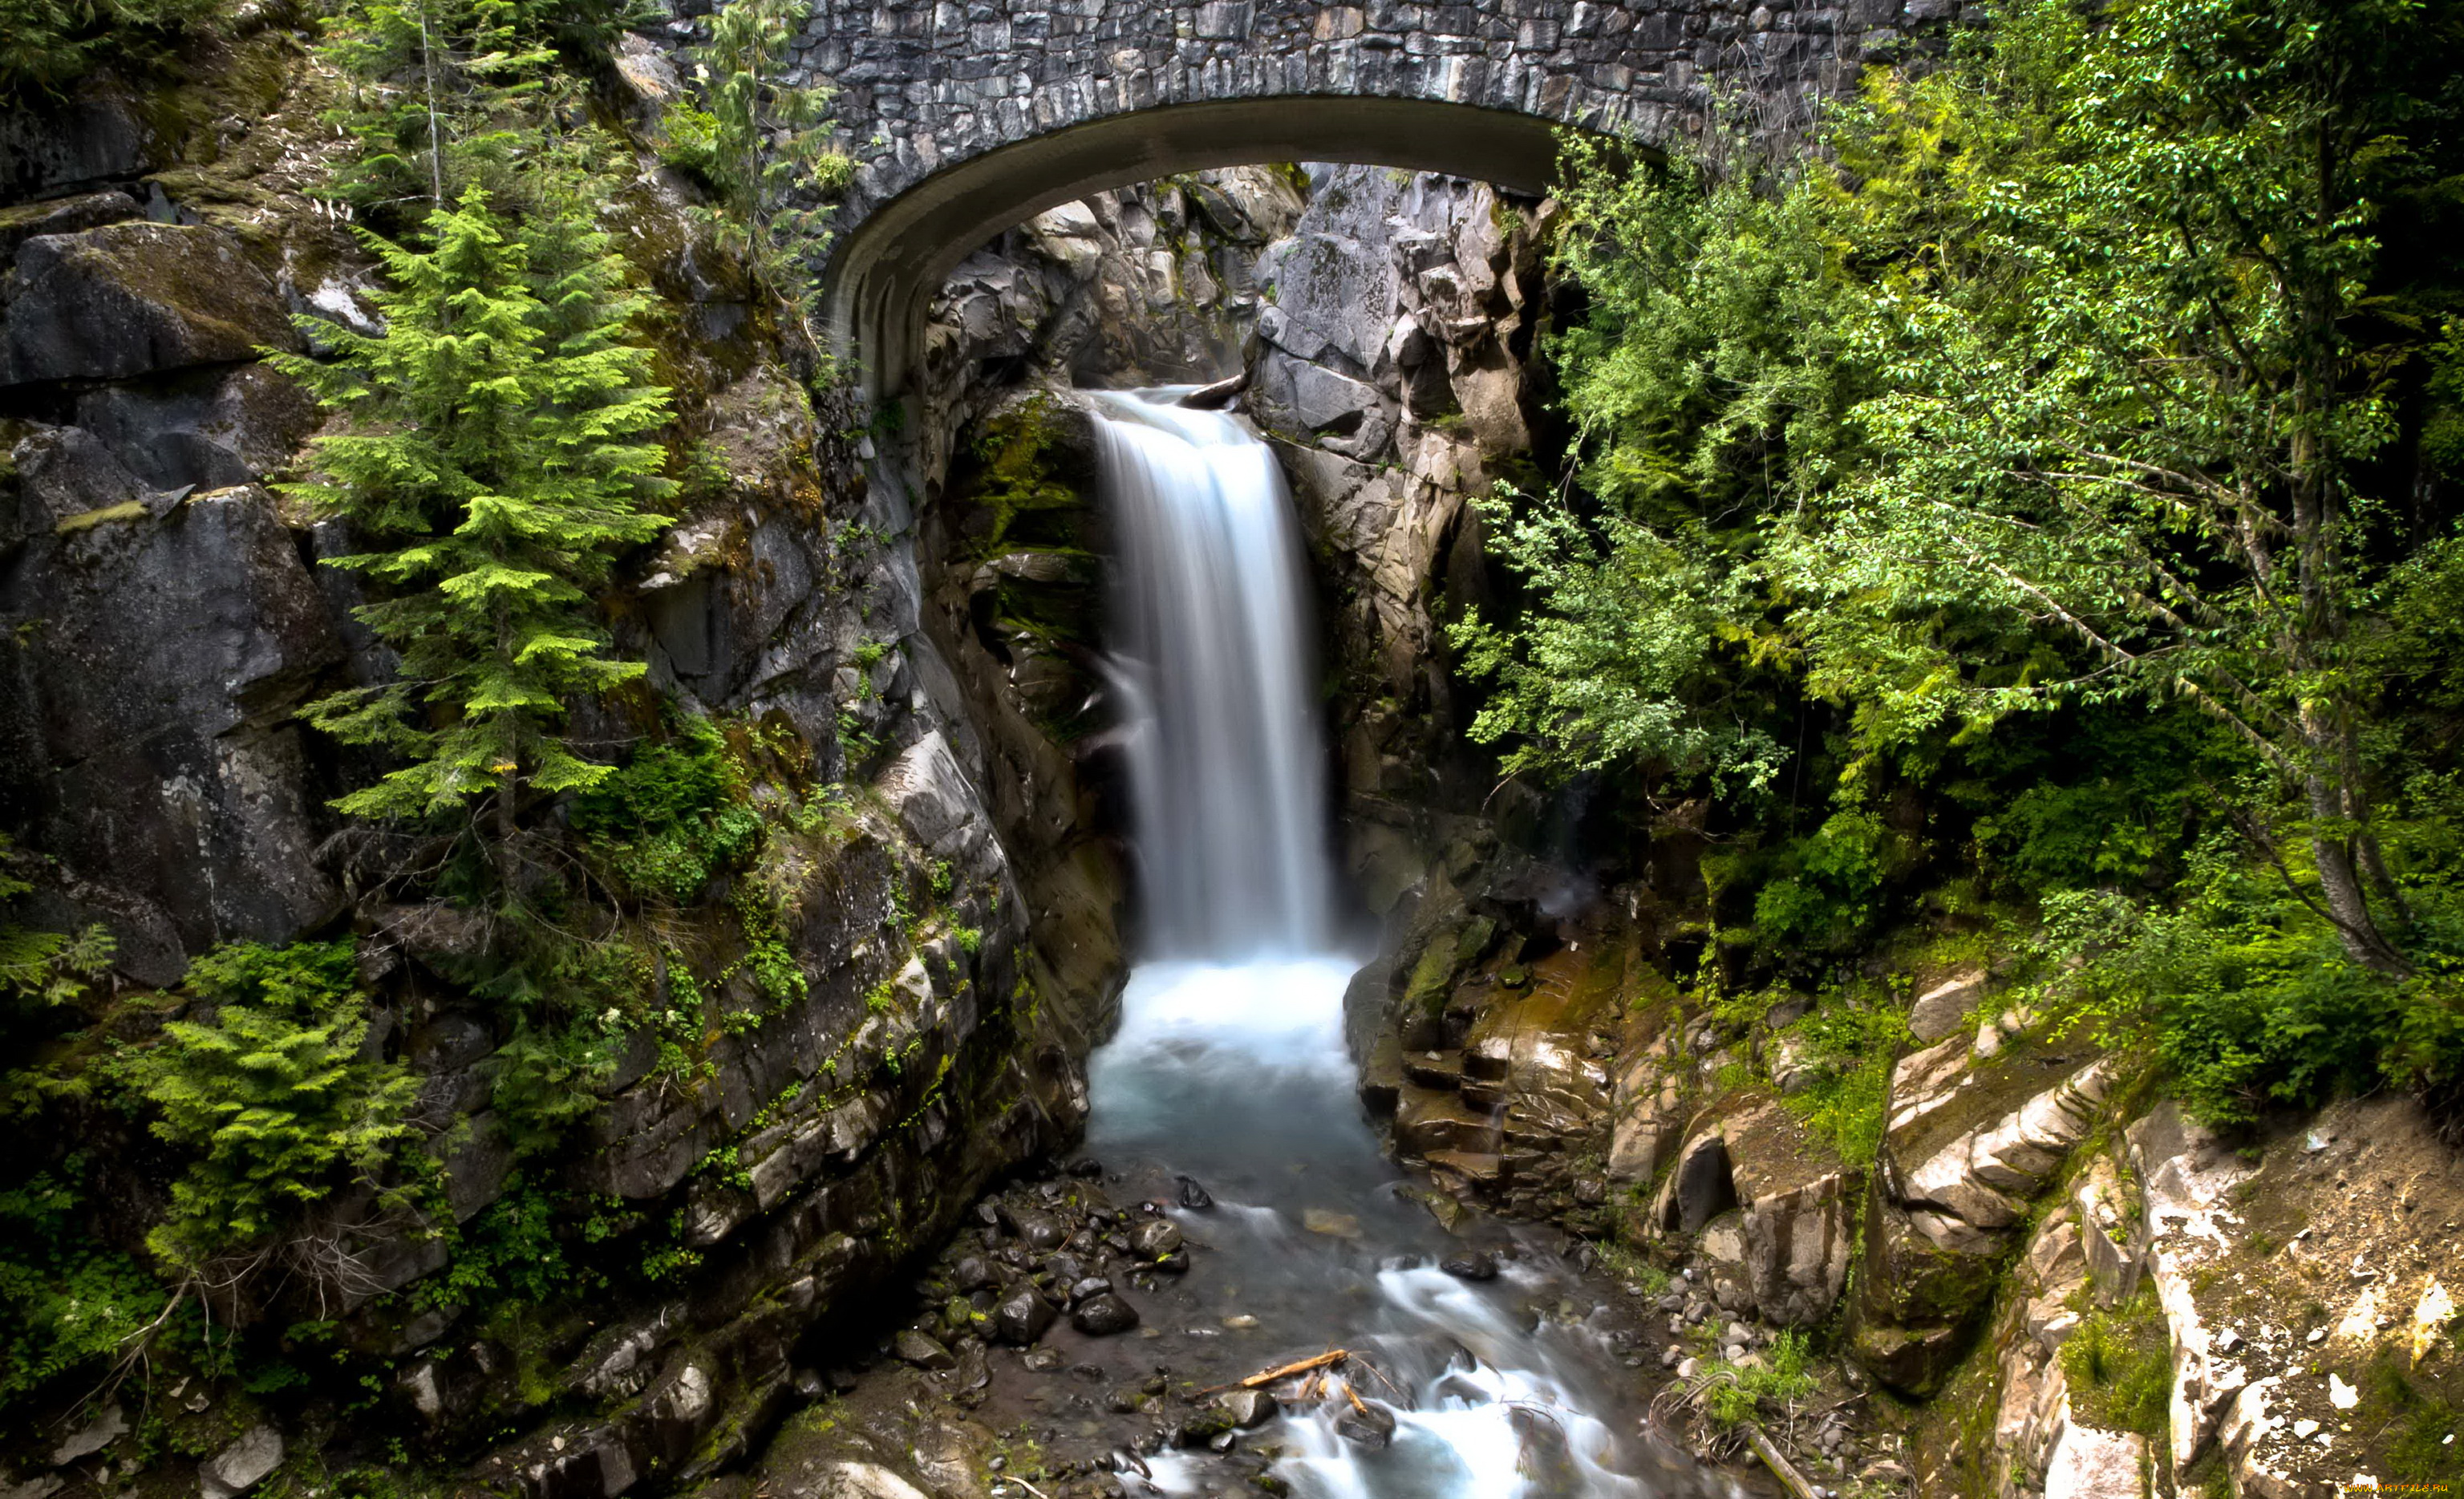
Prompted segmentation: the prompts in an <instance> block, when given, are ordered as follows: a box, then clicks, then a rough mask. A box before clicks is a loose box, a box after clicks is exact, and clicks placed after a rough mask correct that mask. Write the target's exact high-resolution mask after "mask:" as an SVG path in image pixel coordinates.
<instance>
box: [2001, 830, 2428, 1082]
mask: <svg viewBox="0 0 2464 1499" xmlns="http://www.w3.org/2000/svg"><path fill="white" fill-rule="evenodd" d="M2415 898H2416V912H2417V919H2416V921H2415V923H2414V936H2415V937H2416V939H2417V940H2416V951H2417V953H2418V954H2419V956H2420V958H2421V959H2422V960H2423V968H2422V970H2421V971H2420V972H2417V973H2415V974H2413V975H2411V976H2409V977H2408V978H2404V979H2401V980H2399V979H2393V978H2390V977H2388V976H2387V975H2384V974H2380V973H2375V972H2372V971H2371V970H2369V969H2367V968H2365V967H2364V966H2363V965H2362V964H2361V963H2359V962H2357V961H2355V960H2354V959H2352V958H2351V956H2350V955H2349V954H2348V953H2347V951H2346V950H2345V948H2344V945H2343V943H2342V942H2340V941H2339V940H2338V938H2337V936H2336V933H2335V932H2334V931H2333V930H2332V928H2330V926H2329V925H2328V923H2327V922H2326V921H2325V920H2323V919H2322V918H2321V916H2320V915H2319V914H2318V913H2317V912H2315V911H2314V910H2313V909H2311V908H2310V907H2309V906H2308V905H2307V904H2305V903H2303V902H2302V901H2300V900H2299V899H2298V898H2296V897H2295V896H2294V895H2293V894H2291V893H2289V892H2288V891H2287V890H2286V888H2285V886H2284V884H2283V882H2282V881H2281V880H2280V879H2279V878H2278V877H2277V876H2276V875H2275V874H2273V873H2272V872H2270V871H2263V870H2257V869H2253V868H2251V867H2250V866H2248V865H2247V864H2244V863H2242V862H2240V861H2239V860H2238V859H2237V858H2235V857H2233V854H2232V852H2231V850H2229V849H2224V848H2222V847H2220V846H2211V847H2210V848H2208V849H2204V850H2203V851H2202V852H2201V854H2200V855H2199V857H2198V859H2197V862H2196V865H2195V868H2194V870H2193V872H2192V876H2191V878H2190V879H2189V880H2188V881H2186V882H2185V884H2184V886H2183V888H2182V890H2181V891H2180V892H2179V893H2178V897H2177V901H2178V903H2177V904H2175V905H2172V906H2169V907H2167V906H2153V905H2147V904H2143V903H2141V902H2138V901H2134V900H2131V899H2128V898H2126V897H2123V896H2122V895H2119V894H2116V893H2110V892H2095V891H2090V892H2074V893H2057V894H2053V895H2049V896H2048V897H2047V898H2046V900H2045V903H2044V907H2045V914H2046V918H2047V931H2046V936H2045V938H2044V940H2043V941H2042V942H2041V943H2040V944H2039V946H2038V948H2037V953H2038V956H2039V957H2040V958H2042V959H2045V960H2047V961H2048V962H2049V963H2050V964H2051V965H2052V966H2054V967H2055V968H2056V969H2057V971H2063V972H2064V977H2063V978H2061V979H2060V980H2059V981H2056V982H2053V983H2050V984H2048V985H2046V992H2047V993H2049V994H2051V995H2053V996H2055V997H2056V998H2057V1003H2059V1004H2063V1005H2067V1006H2068V1007H2069V1012H2070V1013H2071V1014H2072V1015H2073V1016H2075V1017H2076V1018H2078V1019H2079V1021H2081V1022H2082V1023H2084V1024H2087V1025H2092V1026H2094V1027H2095V1028H2096V1029H2097V1031H2098V1032H2099V1034H2100V1035H2101V1038H2102V1039H2103V1040H2105V1041H2106V1042H2108V1043H2109V1044H2112V1045H2117V1046H2123V1045H2130V1046H2138V1045H2145V1046H2149V1047H2152V1049H2153V1051H2154V1053H2155V1055H2156V1056H2157V1058H2158V1059H2159V1061H2160V1062H2161V1063H2162V1064H2163V1066H2164V1067H2165V1069H2166V1070H2167V1073H2168V1074H2169V1076H2170V1077H2171V1079H2172V1084H2173V1087H2174V1088H2175V1090H2176V1091H2178V1092H2179V1093H2180V1094H2181V1096H2182V1098H2183V1101H2184V1102H2185V1103H2186V1104H2187V1105H2188V1106H2189V1109H2190V1111H2191V1112H2192V1113H2194V1114H2196V1115H2197V1116H2198V1117H2200V1118H2202V1119H2204V1120H2206V1121H2208V1122H2210V1123H2211V1124H2216V1125H2233V1124H2245V1123H2249V1122H2251V1121H2253V1120H2255V1119H2256V1118H2258V1117H2259V1116H2260V1114H2261V1113H2264V1112H2265V1111H2266V1110H2267V1109H2268V1108H2270V1107H2271V1106H2274V1105H2283V1104H2290V1105H2296V1106H2306V1105H2313V1104H2317V1103H2320V1102H2322V1101H2324V1100H2325V1099H2327V1098H2328V1097H2330V1096H2332V1095H2333V1094H2334V1093H2335V1092H2336V1091H2338V1090H2340V1089H2350V1088H2366V1087H2369V1086H2373V1085H2375V1084H2376V1083H2377V1082H2379V1081H2380V1080H2381V1079H2386V1080H2388V1081H2393V1082H2396V1083H2399V1084H2401V1085H2404V1086H2407V1087H2410V1088H2414V1089H2442V1088H2446V1089H2452V1088H2453V1086H2454V1085H2455V1083H2456V1082H2457V1080H2458V1079H2459V1078H2464V992H2459V990H2458V987H2457V985H2456V982H2455V977H2454V974H2455V970H2456V967H2457V960H2456V958H2455V956H2454V953H2455V949H2454V948H2453V946H2451V945H2450V939H2449V937H2446V936H2444V935H2443V932H2442V929H2443V927H2444V925H2445V923H2444V922H2443V921H2442V920H2441V919H2440V918H2441V917H2442V916H2443V915H2444V914H2445V913H2446V911H2447V910H2448V909H2449V906H2450V905H2451V904H2452V899H2451V897H2450V896H2449V895H2448V894H2447V893H2445V892H2442V891H2440V890H2436V889H2425V890H2421V891H2417V892H2416V893H2415Z"/></svg>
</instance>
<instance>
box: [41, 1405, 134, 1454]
mask: <svg viewBox="0 0 2464 1499" xmlns="http://www.w3.org/2000/svg"><path fill="white" fill-rule="evenodd" d="M127 1434H128V1412H126V1411H125V1410H123V1409H121V1405H120V1402H119V1401H117V1400H114V1401H113V1402H112V1403H110V1404H109V1405H106V1406H104V1407H103V1408H102V1409H101V1410H100V1411H99V1413H97V1414H96V1416H95V1418H94V1419H93V1420H92V1421H89V1422H86V1423H85V1424H84V1425H82V1426H79V1427H78V1428H77V1430H75V1431H73V1432H71V1433H69V1435H68V1436H67V1437H66V1438H64V1439H62V1441H61V1443H60V1444H59V1445H58V1446H55V1447H54V1448H52V1457H51V1463H52V1466H54V1467H62V1466H67V1465H68V1464H71V1463H74V1462H76V1461H77V1460H78V1459H79V1458H88V1457H92V1456H94V1455H95V1454H96V1453H98V1452H99V1451H101V1450H102V1449H103V1448H105V1447H107V1446H109V1445H111V1444H113V1443H115V1442H117V1441H119V1440H120V1439H121V1437H123V1436H125V1435H127Z"/></svg>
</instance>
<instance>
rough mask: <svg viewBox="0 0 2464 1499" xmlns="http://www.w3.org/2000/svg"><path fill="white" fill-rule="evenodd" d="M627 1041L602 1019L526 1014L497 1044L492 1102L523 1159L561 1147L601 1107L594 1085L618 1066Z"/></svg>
mask: <svg viewBox="0 0 2464 1499" xmlns="http://www.w3.org/2000/svg"><path fill="white" fill-rule="evenodd" d="M621 1040H622V1038H621V1035H620V1034H619V1033H618V1032H617V1031H615V1030H614V1029H613V1027H611V1026H610V1025H607V1024H605V1022H603V1021H601V1020H599V1019H597V1018H586V1019H581V1020H576V1021H572V1022H569V1023H567V1024H565V1025H554V1024H550V1023H542V1022H539V1021H536V1020H533V1019H531V1018H529V1017H525V1018H524V1020H523V1022H522V1024H521V1025H519V1026H518V1027H517V1028H516V1030H515V1031H514V1034H513V1036H512V1037H511V1039H509V1040H507V1041H506V1043H505V1044H504V1045H503V1046H501V1047H497V1048H496V1052H495V1056H494V1057H493V1058H491V1060H490V1067H491V1069H493V1072H494V1077H493V1080H492V1082H491V1084H490V1088H489V1102H490V1103H491V1105H492V1106H493V1107H494V1108H495V1111H496V1119H497V1122H498V1124H499V1125H500V1126H501V1127H502V1128H503V1130H504V1131H505V1135H506V1143H507V1144H509V1145H510V1146H512V1147H513V1151H514V1154H515V1155H516V1156H517V1157H527V1156H534V1155H539V1154H543V1153H545V1152H547V1151H550V1150H553V1149H555V1148H556V1147H557V1146H559V1145H561V1144H562V1143H563V1142H564V1141H565V1140H566V1139H567V1138H568V1137H569V1135H570V1134H571V1131H572V1129H573V1127H574V1126H575V1125H577V1124H579V1123H580V1122H581V1121H582V1119H583V1116H584V1115H586V1114H588V1113H590V1111H591V1110H592V1109H594V1108H596V1107H597V1106H598V1104H599V1101H600V1100H599V1095H598V1093H597V1092H596V1091H594V1089H595V1087H596V1085H597V1084H598V1083H599V1082H600V1081H601V1080H603V1079H605V1078H606V1077H607V1076H608V1075H609V1074H610V1073H612V1072H613V1071H614V1070H615V1069H616V1061H617V1054H618V1049H619V1047H620V1044H621Z"/></svg>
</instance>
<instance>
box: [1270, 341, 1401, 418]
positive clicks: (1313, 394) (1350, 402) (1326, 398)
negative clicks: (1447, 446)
mask: <svg viewBox="0 0 2464 1499" xmlns="http://www.w3.org/2000/svg"><path fill="white" fill-rule="evenodd" d="M1251 400H1252V401H1253V402H1254V403H1255V404H1256V406H1257V409H1258V414H1259V415H1260V416H1261V417H1262V418H1264V419H1265V421H1267V422H1268V423H1270V424H1272V425H1274V426H1277V427H1282V428H1287V429H1290V430H1298V431H1306V432H1333V433H1336V434H1338V435H1345V436H1348V435H1351V434H1353V433H1355V432H1359V431H1361V430H1364V429H1365V428H1367V427H1369V426H1371V425H1372V423H1373V421H1375V422H1379V423H1382V422H1383V420H1384V417H1383V408H1384V402H1383V400H1382V399H1381V398H1380V397H1379V396H1378V394H1377V387H1376V386H1371V385H1366V384H1364V383H1362V382H1360V381H1357V380H1354V379H1353V378H1352V377H1351V376H1349V375H1341V374H1337V373H1336V372H1335V371H1333V370H1331V369H1329V368H1327V367H1326V366H1325V365H1323V364H1309V363H1308V362H1307V361H1305V360H1299V359H1293V358H1289V357H1287V356H1285V355H1283V354H1281V353H1276V354H1269V355H1267V356H1266V357H1265V359H1263V360H1261V361H1260V362H1259V364H1258V374H1257V379H1256V384H1255V387H1254V389H1253V390H1252V392H1251Z"/></svg>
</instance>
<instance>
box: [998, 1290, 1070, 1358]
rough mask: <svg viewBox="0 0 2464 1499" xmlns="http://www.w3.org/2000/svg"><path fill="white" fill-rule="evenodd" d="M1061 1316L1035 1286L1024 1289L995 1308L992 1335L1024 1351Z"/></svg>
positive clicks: (1015, 1291)
mask: <svg viewBox="0 0 2464 1499" xmlns="http://www.w3.org/2000/svg"><path fill="white" fill-rule="evenodd" d="M1060 1315H1061V1313H1060V1312H1056V1311H1054V1310H1053V1306H1052V1303H1050V1302H1048V1301H1046V1300H1045V1299H1044V1297H1043V1295H1042V1294H1041V1293H1040V1292H1038V1291H1037V1290H1036V1289H1035V1288H1034V1287H1032V1286H1022V1287H1020V1288H1019V1289H1018V1290H1014V1291H1012V1292H1010V1293H1009V1294H1008V1295H1007V1296H1005V1297H1003V1298H1002V1299H1001V1303H1000V1304H999V1305H998V1306H996V1307H994V1308H993V1335H994V1336H995V1337H998V1338H999V1339H1001V1341H1002V1342H1004V1343H1010V1344H1014V1345H1016V1346H1018V1347H1020V1348H1024V1347H1026V1346H1028V1345H1029V1344H1031V1343H1033V1342H1034V1341H1035V1340H1036V1339H1037V1338H1040V1337H1042V1336H1043V1335H1044V1332H1045V1329H1046V1328H1048V1327H1050V1326H1051V1325H1052V1323H1053V1320H1054V1319H1055V1318H1056V1317H1058V1316H1060Z"/></svg>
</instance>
